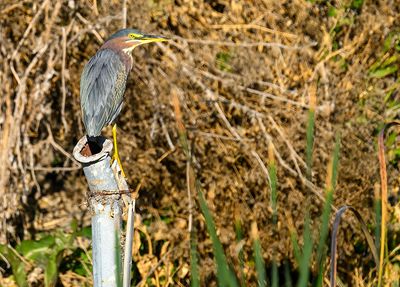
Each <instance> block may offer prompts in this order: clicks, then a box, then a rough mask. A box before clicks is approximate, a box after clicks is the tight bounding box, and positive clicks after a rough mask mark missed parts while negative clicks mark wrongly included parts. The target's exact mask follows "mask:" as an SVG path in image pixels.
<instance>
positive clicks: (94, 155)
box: [73, 136, 122, 287]
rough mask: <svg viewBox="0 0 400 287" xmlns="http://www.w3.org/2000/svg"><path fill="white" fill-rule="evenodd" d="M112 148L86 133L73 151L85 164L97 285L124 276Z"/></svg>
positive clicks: (112, 285) (108, 286)
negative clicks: (90, 138) (92, 141)
mask: <svg viewBox="0 0 400 287" xmlns="http://www.w3.org/2000/svg"><path fill="white" fill-rule="evenodd" d="M112 149H113V145H112V142H111V141H110V140H108V139H106V138H103V137H99V138H96V142H95V143H93V144H92V148H90V146H89V143H88V141H87V137H86V136H84V137H82V138H81V139H80V140H79V142H78V143H77V144H76V146H75V148H74V151H73V155H74V157H75V159H76V160H77V161H79V162H80V163H81V164H82V166H83V172H84V174H85V177H86V180H87V182H88V185H89V189H90V193H89V196H88V201H89V204H90V206H91V208H92V211H93V213H94V215H93V216H92V245H93V246H92V248H93V283H94V286H95V287H116V286H118V285H119V282H121V279H122V277H121V275H122V274H121V256H120V254H121V252H120V248H121V247H120V235H121V217H122V208H121V195H120V193H119V188H118V184H117V180H116V178H115V176H114V173H113V170H112V169H111V166H110V162H111V158H110V153H111V151H112ZM93 150H94V151H93ZM96 150H97V151H98V152H96Z"/></svg>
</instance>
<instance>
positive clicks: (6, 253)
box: [0, 244, 28, 287]
mask: <svg viewBox="0 0 400 287" xmlns="http://www.w3.org/2000/svg"><path fill="white" fill-rule="evenodd" d="M0 253H1V255H2V256H3V257H4V258H6V259H7V261H8V263H9V264H10V265H11V270H12V273H13V275H14V278H15V281H16V283H17V285H18V286H19V287H28V281H27V274H26V272H25V264H24V262H23V261H22V260H21V255H20V254H18V253H17V251H16V250H15V249H13V248H12V247H11V246H7V245H2V244H0Z"/></svg>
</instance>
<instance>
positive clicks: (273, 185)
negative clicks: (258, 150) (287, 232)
mask: <svg viewBox="0 0 400 287" xmlns="http://www.w3.org/2000/svg"><path fill="white" fill-rule="evenodd" d="M268 172H269V176H270V179H271V207H272V222H273V223H274V224H276V223H277V221H278V211H277V199H278V195H277V191H276V187H277V181H278V180H277V176H276V166H275V164H274V163H270V164H269V165H268Z"/></svg>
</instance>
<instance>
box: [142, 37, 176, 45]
mask: <svg viewBox="0 0 400 287" xmlns="http://www.w3.org/2000/svg"><path fill="white" fill-rule="evenodd" d="M168 40H169V39H168V38H167V37H164V36H156V35H143V37H142V38H140V39H139V41H140V42H141V43H142V44H147V43H153V42H165V41H168Z"/></svg>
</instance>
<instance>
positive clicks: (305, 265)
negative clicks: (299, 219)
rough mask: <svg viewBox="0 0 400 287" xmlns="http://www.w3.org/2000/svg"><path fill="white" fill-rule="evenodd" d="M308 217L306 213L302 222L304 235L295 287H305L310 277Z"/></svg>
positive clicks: (311, 243)
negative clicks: (297, 279) (298, 274)
mask: <svg viewBox="0 0 400 287" xmlns="http://www.w3.org/2000/svg"><path fill="white" fill-rule="evenodd" d="M310 225H311V224H310V215H309V214H308V213H307V215H306V219H305V222H304V233H303V241H304V244H303V252H302V255H301V259H300V276H299V281H298V282H297V287H306V286H307V284H308V278H309V276H310V269H309V267H310V259H311V255H312V249H313V242H312V237H311V226H310Z"/></svg>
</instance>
